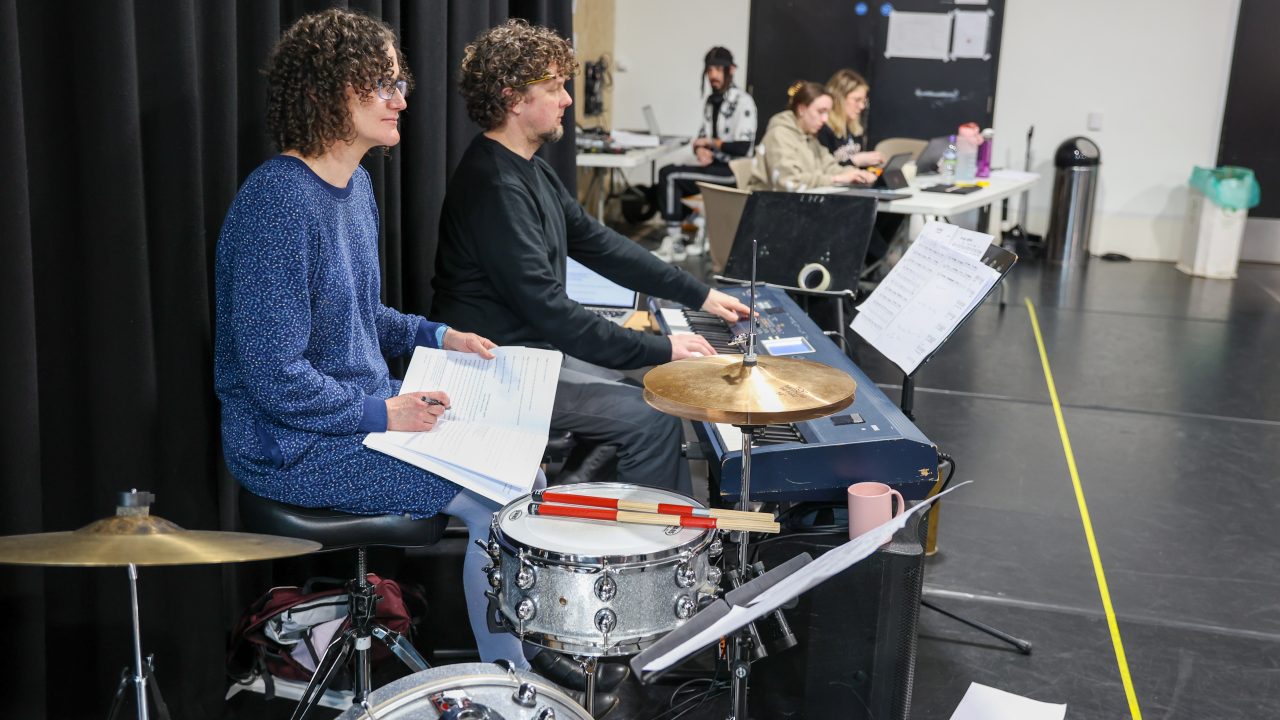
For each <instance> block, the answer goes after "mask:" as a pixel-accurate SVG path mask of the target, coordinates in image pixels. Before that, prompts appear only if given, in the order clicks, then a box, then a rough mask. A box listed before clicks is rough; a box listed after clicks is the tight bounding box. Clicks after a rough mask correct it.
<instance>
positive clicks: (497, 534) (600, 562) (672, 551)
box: [489, 482, 716, 571]
mask: <svg viewBox="0 0 1280 720" xmlns="http://www.w3.org/2000/svg"><path fill="white" fill-rule="evenodd" d="M582 486H594V487H613V488H622V489H635V488H640V489H644V490H658V491H660V492H667V493H671V494H673V495H677V496H679V497H682V498H685V499H686V500H688V501H690V502H691V503H693V504H694V505H696V506H698V507H704V506H703V505H702V503H700V502H698V501H697V500H695V499H693V498H690V497H687V496H685V495H680V493H676V492H673V491H670V490H663V489H662V488H651V487H649V486H647V485H636V484H634V483H620V482H598V483H574V484H572V485H560V486H557V487H556V489H557V490H564V491H569V490H570V489H572V488H576V487H582ZM531 498H532V493H528V494H525V495H522V496H520V497H519V498H516V499H515V500H512V501H511V502H509V503H507V504H506V505H504V506H503V507H502V509H501V510H499V511H498V512H496V513H494V514H493V521H492V522H491V523H490V525H489V534H490V536H491V537H492V538H493V539H494V540H495V541H496V542H497V543H498V545H499V546H501V547H503V548H505V549H507V550H509V551H511V552H512V553H513V554H514V555H516V556H517V557H518V556H519V555H520V553H521V551H524V553H525V556H526V557H532V558H536V559H539V560H545V561H548V562H553V563H556V564H558V565H574V566H582V567H588V566H590V567H592V568H593V569H595V570H596V571H602V570H604V566H605V565H607V566H608V567H609V568H611V569H615V570H627V569H630V568H631V567H634V566H642V567H645V566H648V565H651V564H653V563H657V562H661V561H663V560H670V559H672V558H678V557H682V556H683V555H685V554H686V553H689V554H691V555H697V554H699V553H700V552H701V551H702V550H704V549H705V548H706V547H707V546H710V545H711V543H712V542H713V541H714V540H715V537H716V530H715V528H704V529H702V531H701V534H700V535H698V536H697V537H695V538H693V539H692V540H689V541H688V542H686V543H684V544H682V545H676V546H674V547H671V548H667V549H665V550H659V551H656V552H649V553H641V554H638V555H575V554H572V553H562V552H560V551H558V550H545V549H543V548H539V547H534V546H532V545H527V544H525V543H523V542H521V541H519V540H516V539H515V538H513V537H511V536H509V535H507V534H506V533H505V532H503V531H502V525H501V522H500V520H501V518H502V515H503V513H505V512H506V510H507V508H508V507H511V506H512V505H515V504H517V503H528V502H530V500H531ZM597 566H599V567H597Z"/></svg>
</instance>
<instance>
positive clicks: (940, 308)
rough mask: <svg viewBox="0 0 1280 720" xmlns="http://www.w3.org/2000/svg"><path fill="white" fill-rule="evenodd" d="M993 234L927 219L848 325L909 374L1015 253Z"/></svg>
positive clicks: (970, 309) (984, 292) (972, 306)
mask: <svg viewBox="0 0 1280 720" xmlns="http://www.w3.org/2000/svg"><path fill="white" fill-rule="evenodd" d="M991 239H992V238H991V236H990V235H986V234H984V233H980V232H974V231H972V230H965V229H963V228H960V227H956V226H955V225H948V224H947V223H941V222H930V223H927V224H926V225H925V226H924V230H923V231H922V232H921V233H920V236H919V237H917V238H916V241H915V242H914V243H912V244H911V247H910V248H908V249H907V252H906V253H905V254H904V255H903V256H902V259H901V260H899V261H898V264H897V265H894V266H893V269H892V270H890V271H889V274H888V275H887V276H886V277H885V279H884V280H882V281H881V282H880V285H879V286H878V287H876V289H875V291H874V292H872V293H871V297H869V298H867V300H866V302H864V303H862V304H861V305H859V306H858V316H857V317H855V318H854V320H853V322H852V323H850V324H849V327H851V328H852V329H853V331H854V332H856V333H858V335H860V336H862V339H864V340H866V341H867V342H869V343H871V345H872V346H873V347H875V348H876V349H877V350H879V351H880V353H881V354H883V355H884V356H885V357H887V358H889V360H891V361H893V363H894V364H895V365H897V366H898V367H899V368H901V369H902V372H904V373H906V374H907V375H912V374H914V373H915V371H916V369H918V368H919V367H920V365H921V364H923V363H924V362H925V361H927V360H928V359H929V358H930V357H931V356H932V355H933V353H934V352H936V351H937V349H938V348H939V347H940V346H941V345H942V343H943V342H945V341H946V339H947V338H949V337H951V334H952V333H953V332H955V331H956V328H958V327H959V326H960V324H961V323H962V322H964V320H965V318H967V317H969V314H970V313H972V312H973V310H974V309H975V308H977V307H978V304H979V303H981V302H982V300H983V299H984V298H985V297H986V296H987V293H988V292H990V291H991V288H993V287H994V286H995V284H996V283H997V282H999V281H1000V278H1001V277H1002V276H1003V275H1004V273H1006V272H1008V270H1009V268H1011V267H1013V264H1014V263H1015V262H1017V259H1018V256H1016V255H1014V254H1013V253H1011V252H1009V251H1008V250H1005V249H1003V248H1001V247H1000V246H998V245H992V244H991Z"/></svg>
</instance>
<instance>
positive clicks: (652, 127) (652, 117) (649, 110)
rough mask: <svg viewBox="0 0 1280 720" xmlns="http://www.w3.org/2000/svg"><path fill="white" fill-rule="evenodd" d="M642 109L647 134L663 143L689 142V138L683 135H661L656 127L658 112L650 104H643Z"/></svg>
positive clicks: (660, 131)
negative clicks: (647, 130) (647, 129)
mask: <svg viewBox="0 0 1280 720" xmlns="http://www.w3.org/2000/svg"><path fill="white" fill-rule="evenodd" d="M643 111H644V124H645V127H647V128H649V134H650V135H652V136H654V137H656V138H658V140H659V141H660V142H663V143H669V142H670V143H685V142H689V138H687V137H683V136H681V135H663V134H662V130H660V129H659V128H658V114H657V113H655V112H654V111H653V106H652V105H645V106H644V108H643Z"/></svg>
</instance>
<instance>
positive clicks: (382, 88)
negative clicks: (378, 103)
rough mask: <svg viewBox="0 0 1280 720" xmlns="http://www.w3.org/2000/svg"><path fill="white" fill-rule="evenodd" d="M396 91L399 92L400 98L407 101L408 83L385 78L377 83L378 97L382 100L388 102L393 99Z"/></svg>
mask: <svg viewBox="0 0 1280 720" xmlns="http://www.w3.org/2000/svg"><path fill="white" fill-rule="evenodd" d="M397 90H399V91H400V97H402V98H405V99H408V97H409V81H408V80H391V79H386V78H384V79H382V80H379V81H378V97H379V98H382V99H383V100H390V99H391V98H394V97H395V96H396V91H397Z"/></svg>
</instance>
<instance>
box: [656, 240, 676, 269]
mask: <svg viewBox="0 0 1280 720" xmlns="http://www.w3.org/2000/svg"><path fill="white" fill-rule="evenodd" d="M675 245H676V238H675V237H673V236H671V235H668V236H666V237H664V238H662V244H661V245H659V246H658V249H657V250H654V251H653V256H654V257H656V258H658V259H659V260H661V261H662V262H666V263H669V262H671V261H672V260H674V259H675Z"/></svg>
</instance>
